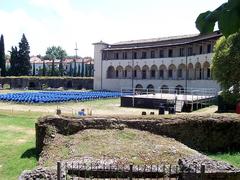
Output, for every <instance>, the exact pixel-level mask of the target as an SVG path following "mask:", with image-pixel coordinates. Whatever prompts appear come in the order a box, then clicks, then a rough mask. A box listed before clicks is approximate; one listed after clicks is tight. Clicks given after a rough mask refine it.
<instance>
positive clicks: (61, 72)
mask: <svg viewBox="0 0 240 180" xmlns="http://www.w3.org/2000/svg"><path fill="white" fill-rule="evenodd" d="M59 74H60V76H63V74H64V69H63V60H62V59H61V60H60V62H59Z"/></svg>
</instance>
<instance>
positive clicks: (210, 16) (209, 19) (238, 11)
mask: <svg viewBox="0 0 240 180" xmlns="http://www.w3.org/2000/svg"><path fill="white" fill-rule="evenodd" d="M216 22H217V23H218V27H219V29H220V31H221V32H222V33H223V35H224V36H226V37H228V36H229V35H230V34H233V33H235V32H238V31H239V29H240V1H239V0H228V2H227V3H223V4H222V5H221V6H219V7H218V8H217V9H215V10H214V11H206V12H204V13H201V14H200V15H199V16H198V18H197V20H196V22H195V23H196V27H197V29H198V30H199V31H200V32H201V34H205V33H209V32H212V31H213V29H214V26H215V23H216Z"/></svg>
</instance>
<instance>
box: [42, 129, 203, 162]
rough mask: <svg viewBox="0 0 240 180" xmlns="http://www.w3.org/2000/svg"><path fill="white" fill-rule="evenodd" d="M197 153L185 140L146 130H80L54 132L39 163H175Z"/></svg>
mask: <svg viewBox="0 0 240 180" xmlns="http://www.w3.org/2000/svg"><path fill="white" fill-rule="evenodd" d="M194 155H200V153H198V152H197V151H195V150H193V149H191V148H189V147H187V146H185V145H184V144H182V143H180V142H178V141H176V140H174V139H172V138H167V137H163V136H159V135H154V134H151V133H149V132H146V131H139V130H133V129H127V128H126V129H124V130H95V129H88V130H84V131H80V132H79V133H76V134H74V135H71V136H64V135H60V134H56V137H55V138H54V140H53V142H52V143H51V144H49V145H47V146H46V147H44V150H43V152H42V153H41V156H40V159H39V164H41V165H43V166H51V165H54V164H56V162H57V161H59V160H60V159H74V160H77V159H78V158H80V159H81V158H83V157H85V158H88V159H92V158H93V159H101V158H103V157H105V158H106V159H114V160H116V162H117V163H119V164H130V163H133V164H136V165H141V164H142V165H143V164H149V165H150V164H157V163H159V162H161V163H164V164H172V165H176V164H177V162H178V159H179V158H183V157H188V156H194Z"/></svg>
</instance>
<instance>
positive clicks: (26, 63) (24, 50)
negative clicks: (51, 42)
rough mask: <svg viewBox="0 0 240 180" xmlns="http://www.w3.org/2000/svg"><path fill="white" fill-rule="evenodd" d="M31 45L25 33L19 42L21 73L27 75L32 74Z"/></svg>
mask: <svg viewBox="0 0 240 180" xmlns="http://www.w3.org/2000/svg"><path fill="white" fill-rule="evenodd" d="M29 54H30V46H29V44H28V41H27V38H26V37H25V34H23V35H22V39H21V41H20V43H19V51H18V56H19V62H18V63H19V65H18V66H19V73H18V74H19V75H24V76H27V75H29V74H30V72H31V69H32V66H31V63H30V56H29Z"/></svg>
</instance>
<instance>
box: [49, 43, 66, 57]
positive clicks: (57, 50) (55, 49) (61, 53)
mask: <svg viewBox="0 0 240 180" xmlns="http://www.w3.org/2000/svg"><path fill="white" fill-rule="evenodd" d="M66 56H67V53H66V51H65V50H64V49H62V47H60V46H51V47H48V48H47V51H46V57H47V58H48V59H50V60H54V59H61V60H63V59H64V58H65V57H66Z"/></svg>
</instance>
